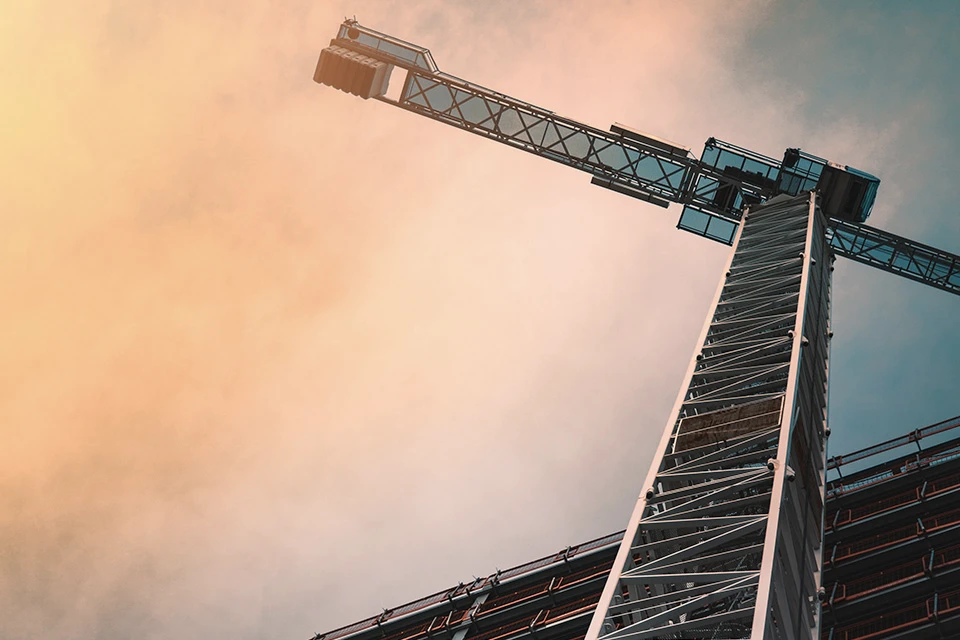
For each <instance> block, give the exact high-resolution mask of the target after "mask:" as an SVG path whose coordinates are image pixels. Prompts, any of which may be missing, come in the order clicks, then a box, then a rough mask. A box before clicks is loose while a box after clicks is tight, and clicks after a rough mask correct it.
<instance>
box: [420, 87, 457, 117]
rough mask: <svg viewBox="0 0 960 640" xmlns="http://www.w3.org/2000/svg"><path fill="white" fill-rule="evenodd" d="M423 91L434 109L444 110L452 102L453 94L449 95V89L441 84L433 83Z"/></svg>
mask: <svg viewBox="0 0 960 640" xmlns="http://www.w3.org/2000/svg"><path fill="white" fill-rule="evenodd" d="M424 93H426V95H427V102H429V103H430V108H432V109H433V110H434V111H440V112H445V111H447V110H448V109H449V108H450V106H451V105H452V104H453V96H451V95H450V89H449V88H448V87H445V86H444V85H442V84H438V85H435V86H433V87H430V88H429V89H427V90H426V91H425V92H424Z"/></svg>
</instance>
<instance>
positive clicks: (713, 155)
mask: <svg viewBox="0 0 960 640" xmlns="http://www.w3.org/2000/svg"><path fill="white" fill-rule="evenodd" d="M719 157H720V149H717V148H716V147H707V148H706V149H704V150H703V157H702V158H700V161H701V162H703V163H704V164H706V165H709V166H711V167H715V166H717V159H718V158H719Z"/></svg>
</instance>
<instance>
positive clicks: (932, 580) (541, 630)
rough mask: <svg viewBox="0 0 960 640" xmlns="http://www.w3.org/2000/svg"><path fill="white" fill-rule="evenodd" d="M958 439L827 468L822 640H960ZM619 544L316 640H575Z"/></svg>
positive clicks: (913, 442)
mask: <svg viewBox="0 0 960 640" xmlns="http://www.w3.org/2000/svg"><path fill="white" fill-rule="evenodd" d="M958 427H960V416H957V417H955V418H952V419H950V420H946V421H944V422H941V423H938V424H935V425H931V426H929V427H926V428H923V429H918V430H916V431H912V432H910V433H908V434H906V435H904V436H902V437H900V438H895V439H893V440H889V441H887V442H883V443H880V444H877V445H875V446H872V447H868V448H866V449H863V450H861V451H856V452H854V453H851V454H847V455H842V456H834V457H832V458H830V459H829V460H828V464H827V468H828V473H829V474H830V476H832V477H831V478H830V479H829V481H828V485H827V501H826V518H825V530H826V531H825V538H824V540H825V545H824V577H823V585H824V587H823V592H822V593H821V598H820V600H821V607H822V610H823V616H822V630H821V634H822V638H823V639H824V640H867V639H877V640H879V639H881V638H883V639H886V638H903V639H904V640H907V639H920V638H955V637H958V636H960V504H958V502H957V497H958V496H960V434H958V433H949V432H950V431H951V430H953V429H956V428H958ZM945 438H950V439H947V440H945ZM622 538H623V531H620V532H617V533H614V534H611V535H608V536H605V537H603V538H598V539H596V540H591V541H590V542H585V543H583V544H579V545H576V546H573V547H568V548H567V549H563V550H561V551H559V552H557V553H555V554H552V555H549V556H546V557H544V558H540V559H538V560H534V561H533V562H528V563H527V564H523V565H520V566H519V567H514V568H512V569H507V570H504V571H498V572H497V573H495V574H493V575H490V576H486V577H483V578H477V579H475V580H473V581H471V582H469V583H461V584H458V585H456V586H454V587H451V588H449V589H445V590H444V591H440V592H438V593H434V594H432V595H429V596H427V597H425V598H421V599H420V600H416V601H414V602H411V603H408V604H405V605H403V606H399V607H396V608H393V609H387V610H385V611H384V612H383V613H381V614H380V615H377V616H375V617H372V618H367V619H365V620H361V621H360V622H357V623H356V624H352V625H349V626H346V627H342V628H340V629H336V630H333V631H330V632H328V633H321V634H318V635H316V636H314V638H313V639H312V640H428V639H432V640H527V639H530V640H533V639H536V640H579V639H580V638H583V637H584V635H585V634H586V632H587V627H588V626H589V624H590V619H591V618H592V616H593V613H594V610H595V609H596V606H597V602H598V601H599V600H600V595H601V592H602V590H603V587H604V584H605V582H606V578H607V575H608V574H609V573H610V569H611V567H612V566H613V562H614V559H615V557H616V555H617V549H618V548H619V547H620V542H621V540H622ZM662 637H668V636H662ZM718 637H719V636H718Z"/></svg>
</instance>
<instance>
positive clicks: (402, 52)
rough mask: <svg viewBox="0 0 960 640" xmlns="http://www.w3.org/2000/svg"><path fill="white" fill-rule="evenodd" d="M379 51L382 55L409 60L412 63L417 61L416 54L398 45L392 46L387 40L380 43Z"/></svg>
mask: <svg viewBox="0 0 960 640" xmlns="http://www.w3.org/2000/svg"><path fill="white" fill-rule="evenodd" d="M380 51H383V52H384V53H389V54H390V55H394V56H397V57H398V58H400V59H401V60H409V61H410V62H413V61H414V60H416V59H417V52H416V51H412V50H410V49H407V48H405V47H401V46H400V45H397V44H394V43H392V42H389V41H387V40H381V41H380Z"/></svg>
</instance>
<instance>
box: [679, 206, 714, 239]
mask: <svg viewBox="0 0 960 640" xmlns="http://www.w3.org/2000/svg"><path fill="white" fill-rule="evenodd" d="M709 222H710V216H709V215H708V214H706V213H704V212H702V211H697V210H696V209H691V208H690V207H684V208H683V213H681V214H680V222H679V223H677V226H679V227H680V228H681V229H686V230H687V231H693V232H694V233H696V234H698V235H703V234H704V232H705V231H706V230H707V224H708V223H709Z"/></svg>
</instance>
